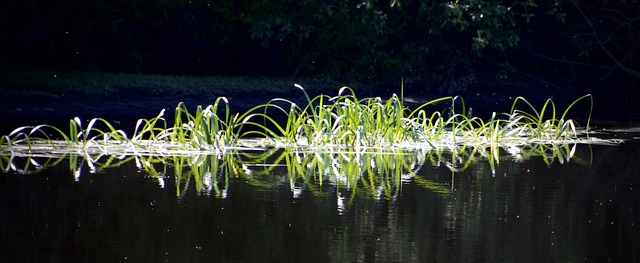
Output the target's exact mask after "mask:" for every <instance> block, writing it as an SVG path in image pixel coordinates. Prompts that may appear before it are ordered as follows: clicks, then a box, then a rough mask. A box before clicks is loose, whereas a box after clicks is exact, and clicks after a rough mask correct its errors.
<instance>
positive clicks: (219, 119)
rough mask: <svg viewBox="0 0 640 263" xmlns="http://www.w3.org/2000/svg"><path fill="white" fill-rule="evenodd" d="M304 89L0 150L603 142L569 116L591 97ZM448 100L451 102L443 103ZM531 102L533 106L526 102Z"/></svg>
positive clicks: (42, 137) (15, 138)
mask: <svg viewBox="0 0 640 263" xmlns="http://www.w3.org/2000/svg"><path fill="white" fill-rule="evenodd" d="M295 87H296V88H297V89H298V90H299V91H300V92H302V94H304V96H305V98H306V100H307V101H306V103H305V104H304V105H298V104H296V103H295V102H293V101H290V100H287V99H282V98H275V99H272V100H271V101H269V102H267V103H265V104H262V105H257V106H255V107H253V108H251V109H250V110H248V111H246V112H244V113H236V114H231V111H230V107H229V101H228V100H227V99H226V98H225V97H219V98H218V99H216V100H215V101H214V103H213V104H212V105H208V106H205V107H203V106H198V107H197V108H196V110H195V112H190V111H189V110H188V108H187V107H186V105H184V104H183V103H179V104H178V105H177V107H176V109H175V113H174V116H173V117H172V118H170V119H165V111H164V110H162V111H161V112H160V113H159V114H158V116H156V117H154V118H150V119H140V120H139V121H138V122H137V123H136V126H135V128H134V131H133V133H132V134H127V133H125V132H124V131H123V130H121V129H117V128H116V127H115V126H114V125H112V124H111V123H109V122H108V121H107V120H105V119H102V118H94V119H91V120H89V121H88V122H87V123H86V125H84V122H83V121H82V120H80V119H79V118H74V119H72V120H70V122H69V130H68V132H66V131H63V130H62V129H61V128H58V127H53V126H50V125H38V126H25V127H20V128H17V129H15V130H14V131H12V132H11V133H10V134H8V135H4V136H2V137H0V154H2V155H11V154H18V155H28V154H34V153H38V152H47V153H76V154H86V153H89V154H96V153H100V154H114V155H128V154H134V155H135V154H143V155H149V154H151V155H152V154H159V155H171V154H184V153H191V154H196V153H202V152H206V153H221V152H224V151H226V150H228V149H251V148H270V147H287V148H295V149H315V150H320V151H329V152H330V151H339V150H340V149H346V148H348V149H354V150H355V151H366V150H367V149H422V148H427V149H449V150H454V149H455V148H459V147H486V148H491V149H494V150H492V151H491V152H493V153H496V154H497V151H495V149H497V148H500V147H502V148H504V147H514V146H523V145H536V144H568V143H593V142H598V141H597V140H594V138H589V137H588V134H589V133H588V132H589V130H588V128H589V127H588V122H587V125H586V126H584V127H582V126H580V125H579V124H577V123H576V122H575V121H573V120H571V119H567V116H568V113H569V112H570V111H571V109H572V108H574V107H575V106H576V105H577V104H579V102H581V101H585V100H586V101H587V102H589V104H588V106H589V116H587V119H590V115H591V109H592V107H593V99H592V97H591V96H590V95H585V96H583V97H580V98H578V99H576V100H575V101H574V102H573V103H571V104H570V105H569V106H568V107H567V108H566V109H564V110H563V111H561V112H562V114H559V112H560V111H559V110H558V109H557V108H556V106H555V104H554V103H553V101H551V100H550V99H549V100H547V101H546V103H544V105H542V108H541V109H540V110H538V109H536V108H535V107H534V105H532V104H531V103H530V102H529V101H527V100H526V99H525V98H522V97H518V98H516V99H515V100H514V101H513V104H512V107H511V111H510V112H509V113H502V114H498V113H493V115H492V116H491V117H490V118H489V119H481V118H479V117H475V116H472V115H471V113H470V112H469V111H468V109H467V108H466V105H465V102H464V100H463V99H462V98H460V97H442V98H438V99H434V100H431V101H428V102H425V103H423V104H422V105H419V106H417V107H415V108H413V109H409V108H407V107H406V106H405V104H404V102H403V101H402V98H401V96H397V95H395V94H393V95H392V96H391V97H390V98H389V99H386V100H383V99H382V98H380V97H373V98H363V99H361V98H358V97H357V96H356V94H355V92H354V91H353V90H352V89H350V88H348V87H344V88H342V89H340V91H339V92H338V95H337V96H333V97H331V96H327V95H319V96H316V97H313V98H312V97H310V96H309V95H308V94H307V93H306V91H305V90H304V89H303V88H302V87H301V86H300V85H298V84H296V85H295ZM447 102H448V103H449V106H445V107H444V109H442V108H440V109H437V108H436V107H443V106H441V105H442V104H444V103H447ZM521 104H524V106H525V109H519V108H517V106H520V105H521ZM583 104H584V103H583ZM581 105H582V104H581ZM489 158H490V159H495V158H497V156H489Z"/></svg>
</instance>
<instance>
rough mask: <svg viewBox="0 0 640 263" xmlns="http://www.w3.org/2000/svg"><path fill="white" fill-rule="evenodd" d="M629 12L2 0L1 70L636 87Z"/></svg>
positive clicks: (572, 2) (424, 85)
mask: <svg viewBox="0 0 640 263" xmlns="http://www.w3.org/2000/svg"><path fill="white" fill-rule="evenodd" d="M639 10H640V4H639V3H638V1H616V2H615V3H609V2H608V1H604V0H603V1H597V2H595V3H592V4H585V3H582V2H581V1H577V0H544V1H531V0H520V1H512V2H509V3H505V2H503V1H496V0H466V1H465V0H459V1H434V0H431V1H430V0H422V1H418V0H394V1H372V0H364V1H349V0H333V1H317V0H302V1H291V0H276V1H266V0H242V1H232V0H220V1H209V0H191V1H187V0H128V1H79V0H67V1H62V2H60V3H51V2H50V1H39V0H32V1H18V0H13V1H7V2H5V3H4V4H3V8H2V11H0V41H1V42H0V67H2V68H4V69H20V68H23V69H33V68H54V69H67V70H101V71H129V72H145V73H170V74H233V75H254V76H277V77H296V76H310V75H329V76H331V77H333V78H336V79H341V80H343V81H344V82H360V83H363V82H365V83H374V84H378V85H382V86H385V85H386V86H389V85H393V86H397V85H398V84H399V81H400V78H401V77H405V79H406V80H407V82H408V83H409V86H413V87H419V88H421V89H423V90H425V91H440V92H444V93H464V92H475V91H478V90H486V89H487V87H491V88H493V89H498V88H500V87H507V86H508V87H510V88H513V87H525V86H535V87H536V88H539V87H547V86H548V87H551V88H554V89H570V88H574V87H587V88H595V86H598V85H600V84H599V83H607V82H610V81H614V82H621V83H625V84H628V85H636V84H635V83H636V81H637V80H638V78H640V73H639V72H638V66H637V63H638V62H637V61H639V60H638V51H637V49H638V46H639V45H638V40H639V39H638V36H639V35H640V34H639V33H638V21H639V19H638V17H640V14H638V12H639ZM541 84H542V85H541ZM592 86H593V87H592Z"/></svg>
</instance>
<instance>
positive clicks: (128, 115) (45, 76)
mask: <svg viewBox="0 0 640 263" xmlns="http://www.w3.org/2000/svg"><path fill="white" fill-rule="evenodd" d="M294 83H300V84H301V85H303V86H304V88H305V90H306V91H307V92H309V93H310V94H311V95H312V96H315V95H317V94H328V95H336V94H337V93H338V90H339V89H340V88H341V87H342V86H345V85H349V86H350V87H352V88H353V89H354V90H355V92H356V94H357V95H358V96H359V97H360V98H363V97H367V96H380V97H382V98H388V97H389V96H391V95H392V94H393V93H400V85H398V87H390V88H389V90H388V91H380V90H378V91H377V92H374V91H372V90H371V89H370V88H369V87H366V86H363V85H357V84H356V85H351V84H349V83H340V82H338V81H335V80H331V79H329V78H324V77H316V78H306V79H273V78H255V77H253V78H252V77H230V76H167V75H150V74H129V73H102V72H64V71H33V72H0V101H2V103H1V104H0V114H1V116H3V117H2V118H0V133H1V134H6V133H8V132H10V131H11V130H12V129H14V128H16V127H19V126H24V125H38V124H43V123H46V124H52V125H56V126H59V127H66V126H67V125H68V120H69V119H71V118H74V117H80V118H81V119H83V120H86V119H91V118H95V117H101V118H105V119H107V120H108V121H110V122H113V123H114V124H118V123H122V124H123V125H124V126H125V127H123V128H128V127H129V126H131V127H133V124H134V123H135V121H136V120H137V119H140V118H151V117H155V116H157V114H158V113H159V112H160V111H161V110H162V109H166V110H167V111H168V112H167V115H168V116H172V110H173V109H174V108H175V106H176V105H177V104H178V103H179V102H183V103H185V105H187V106H189V107H196V106H197V105H209V104H212V103H213V102H214V101H215V99H216V98H218V97H220V96H224V97H226V98H227V99H228V100H229V103H230V109H231V111H232V112H244V111H246V110H248V109H250V108H251V107H254V106H256V105H259V104H262V103H266V102H268V101H269V100H270V99H273V98H285V99H289V100H293V101H296V102H300V103H305V98H304V95H303V93H302V92H300V91H299V90H297V89H296V88H295V87H293V84H294ZM378 93H385V94H378ZM404 95H405V98H406V100H405V101H406V103H407V104H408V105H409V106H417V105H421V104H422V103H424V102H426V101H429V100H431V99H435V98H438V97H441V96H444V95H447V94H424V93H422V92H415V89H413V92H412V91H406V92H405V94H404ZM452 95H454V94H452ZM581 95H584V94H571V93H567V92H562V93H560V92H558V94H557V95H555V96H553V100H554V102H555V103H556V105H557V107H558V110H559V111H563V110H564V109H565V108H566V106H567V105H568V104H569V103H570V102H571V101H572V100H574V99H576V98H578V97H579V96H581ZM516 96H524V97H525V98H527V99H528V100H530V101H531V102H532V103H534V106H536V108H538V109H539V108H541V105H542V103H544V100H546V98H548V97H550V96H551V95H550V94H536V92H529V94H519V93H518V92H516V91H511V92H505V93H499V94H496V93H488V94H467V95H465V96H464V99H465V102H466V105H467V106H470V107H472V108H473V110H474V115H480V116H482V115H487V114H490V113H491V112H493V111H495V112H507V111H509V109H510V107H511V105H512V102H513V99H514V98H515V97H516ZM594 101H595V105H594V110H593V122H592V124H595V125H598V126H604V127H612V126H616V127H618V126H634V125H637V124H639V123H640V121H639V120H640V110H638V109H637V108H638V106H636V104H635V101H637V100H636V98H635V97H633V96H625V95H624V94H606V95H605V94H595V95H594ZM588 104H589V103H588V102H586V101H585V102H581V105H579V106H576V107H575V109H576V110H575V111H576V112H575V113H574V115H573V116H571V118H578V119H585V118H586V117H588V108H589V105H588ZM525 106H526V105H525V104H524V103H523V104H521V105H520V107H521V108H522V109H524V107H525ZM558 114H561V112H560V113H558ZM580 123H582V124H586V123H584V121H581V122H580Z"/></svg>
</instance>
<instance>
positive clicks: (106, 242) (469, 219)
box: [0, 140, 640, 262]
mask: <svg viewBox="0 0 640 263" xmlns="http://www.w3.org/2000/svg"><path fill="white" fill-rule="evenodd" d="M639 147H640V143H638V141H637V140H635V141H634V140H632V141H628V142H626V143H623V144H621V145H620V146H598V145H577V147H576V148H575V149H573V148H572V147H557V148H545V149H528V150H526V151H522V152H519V153H516V154H512V155H508V154H500V156H504V157H501V158H500V159H499V160H496V162H498V161H499V163H498V164H497V165H495V167H492V165H491V162H488V161H487V159H486V158H489V157H490V156H492V154H490V153H489V154H488V153H486V152H484V151H483V150H478V149H464V150H460V151H458V152H456V153H455V154H451V153H450V152H445V151H424V152H420V151H418V152H415V151H409V152H406V151H390V152H376V153H356V152H341V153H318V152H296V151H293V150H287V149H273V150H265V151H244V152H230V153H226V154H224V155H217V156H216V155H200V156H198V155H196V156H121V157H114V156H77V155H71V156H66V157H63V158H46V157H38V158H24V157H22V158H18V157H8V156H0V168H1V169H3V170H4V173H3V174H2V176H1V178H0V215H1V216H0V242H1V243H0V245H1V246H0V247H2V250H1V251H0V261H2V262H5V261H8V262H43V261H49V262H62V261H92V262H101V261H102V262H114V261H125V260H127V261H128V260H132V261H135V262H159V261H165V260H167V261H180V262H195V261H232V262H246V261H260V262H291V261H298V262H330V261H334V262H374V261H375V262H427V261H438V262H482V261H489V262H495V261H501V262H550V261H551V262H573V261H586V262H606V261H609V260H611V261H636V260H638V255H637V252H636V251H639V250H640V244H639V240H638V238H639V237H640V231H639V230H638V227H639V226H638V224H639V223H640V212H639V211H640V204H639V202H640V191H639V190H640V189H638V188H639V186H640V178H638V174H640V163H639V162H637V161H636V160H638V159H640V158H639V156H638V154H639V153H640V152H639V150H640V149H639ZM570 153H572V154H570ZM493 169H495V170H494V171H495V172H494V173H492V170H493Z"/></svg>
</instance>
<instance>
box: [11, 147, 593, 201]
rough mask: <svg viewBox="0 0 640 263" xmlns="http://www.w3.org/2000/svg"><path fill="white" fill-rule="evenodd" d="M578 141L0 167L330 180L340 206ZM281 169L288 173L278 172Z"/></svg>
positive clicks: (565, 156)
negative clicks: (440, 173) (125, 168)
mask: <svg viewBox="0 0 640 263" xmlns="http://www.w3.org/2000/svg"><path fill="white" fill-rule="evenodd" d="M575 149H576V145H523V146H517V145H509V146H505V147H487V148H485V147H466V146H462V147H456V148H452V149H439V150H434V149H422V150H402V149H389V150H387V149H377V150H375V149H366V150H356V149H345V150H343V151H335V152H321V151H302V150H299V149H292V148H271V149H265V150H252V151H249V150H246V151H227V152H224V153H218V154H213V155H207V154H192V155H173V156H157V155H135V156H129V155H122V156H113V155H100V154H98V155H90V154H84V155H76V154H65V155H62V156H25V157H16V156H0V169H2V170H3V171H4V172H5V173H7V172H15V173H18V174H30V173H37V172H39V171H41V170H43V169H47V168H48V167H52V166H55V165H58V164H59V163H61V162H63V161H65V160H66V161H68V162H69V170H70V171H71V172H72V174H73V176H74V179H75V180H76V181H78V180H80V178H81V177H82V173H83V171H87V170H88V172H89V173H92V174H93V173H100V172H102V171H104V170H105V169H109V168H113V167H118V166H121V165H123V164H125V163H129V162H134V163H135V166H136V167H137V169H138V171H139V172H142V173H144V174H145V176H146V177H148V178H155V179H156V180H157V181H158V185H159V186H160V187H161V188H164V187H165V186H166V185H167V182H166V180H167V179H169V178H171V176H173V178H174V180H175V184H172V185H175V187H176V194H177V196H178V197H180V198H182V197H183V196H184V194H185V193H186V192H187V190H188V188H189V187H192V186H193V187H194V189H195V191H196V193H197V194H198V195H205V196H214V197H216V198H222V199H224V198H227V197H228V194H229V193H228V189H229V184H230V183H231V182H232V181H233V180H242V181H244V182H246V183H248V184H250V185H252V186H254V187H256V188H258V189H260V188H265V189H269V188H274V187H277V186H279V185H283V184H288V185H289V188H290V191H291V194H292V197H293V198H300V197H301V196H302V195H303V194H304V193H305V192H309V193H311V194H313V195H322V193H323V190H322V189H323V187H326V186H331V187H335V188H336V189H337V192H338V193H339V195H338V197H337V200H336V202H337V203H338V209H339V210H340V209H343V208H344V207H346V206H348V205H349V204H350V203H351V200H353V198H354V197H355V196H356V195H364V196H368V197H370V198H373V199H375V200H382V199H384V200H395V199H396V198H397V196H398V194H399V192H400V190H401V188H402V187H401V185H402V184H403V183H407V182H410V181H413V182H415V183H416V184H417V185H419V186H420V187H423V188H425V189H428V190H430V191H432V192H434V193H437V194H439V195H441V196H447V195H449V194H450V193H451V191H452V190H453V189H454V180H453V178H454V177H455V174H456V173H460V172H463V171H465V170H467V169H468V168H469V167H470V166H471V165H472V164H474V163H477V162H478V161H484V162H487V163H488V164H489V168H490V169H491V172H492V174H493V175H494V176H495V169H496V166H497V165H499V164H500V162H501V159H502V160H504V159H508V160H514V161H516V162H523V161H524V160H527V159H530V158H540V159H542V160H543V161H544V163H545V164H547V165H551V164H552V163H554V162H559V163H560V164H564V163H567V162H569V160H571V159H576V160H577V161H578V162H579V163H588V162H587V161H585V160H584V159H582V158H574V157H575V156H574V155H575ZM425 164H430V165H431V166H433V167H446V168H447V169H448V170H449V171H451V175H452V176H451V182H450V183H447V184H445V183H442V182H436V181H433V180H430V179H427V178H426V177H424V176H416V174H417V173H418V171H420V170H421V169H422V168H423V166H424V165H425ZM281 175H286V176H281Z"/></svg>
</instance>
